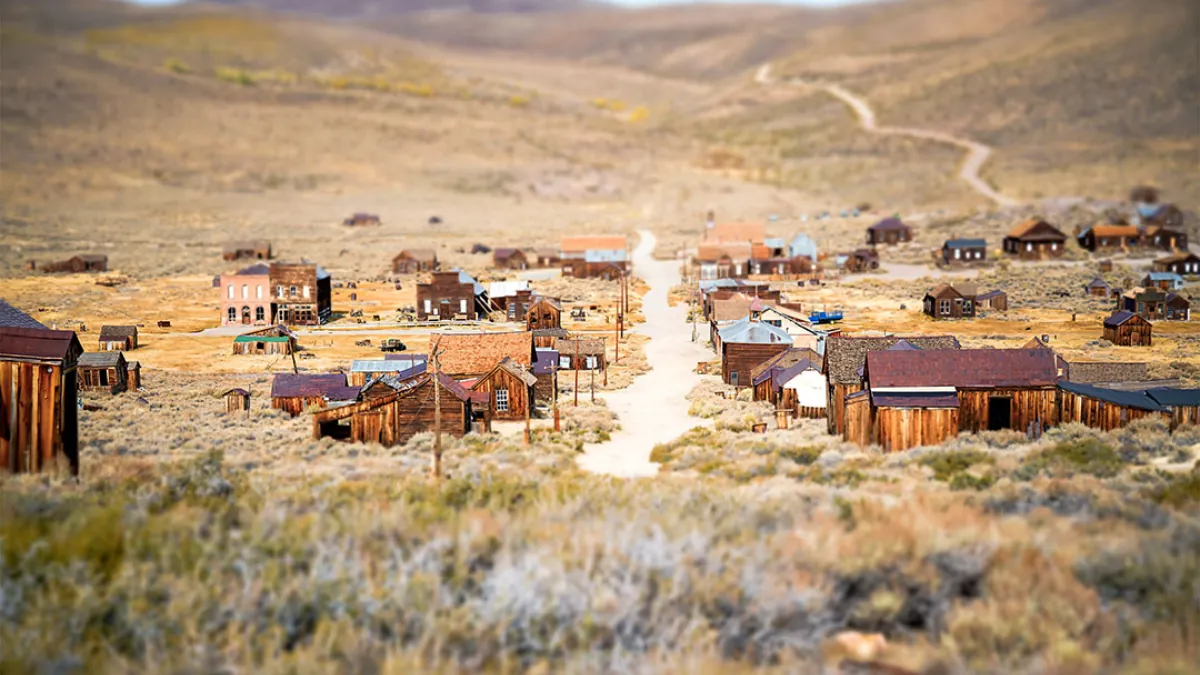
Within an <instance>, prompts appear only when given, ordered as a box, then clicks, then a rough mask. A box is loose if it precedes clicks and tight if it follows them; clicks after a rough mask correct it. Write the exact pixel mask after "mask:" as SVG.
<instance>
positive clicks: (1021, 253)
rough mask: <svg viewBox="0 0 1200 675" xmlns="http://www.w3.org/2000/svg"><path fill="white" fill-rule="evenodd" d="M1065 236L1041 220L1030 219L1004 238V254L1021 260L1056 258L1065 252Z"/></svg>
mask: <svg viewBox="0 0 1200 675" xmlns="http://www.w3.org/2000/svg"><path fill="white" fill-rule="evenodd" d="M1066 242H1067V235H1065V234H1063V233H1062V231H1061V230H1059V229H1058V228H1057V227H1054V226H1053V225H1051V224H1050V223H1048V222H1046V221H1045V220H1042V219H1041V218H1030V219H1028V220H1026V221H1024V222H1022V223H1021V224H1020V225H1017V226H1016V227H1014V228H1013V229H1012V230H1010V231H1009V233H1008V235H1007V236H1005V237H1004V246H1003V247H1004V252H1005V253H1007V254H1008V255H1010V256H1013V257H1016V258H1020V259H1021V260H1042V259H1045V258H1057V257H1059V256H1061V255H1063V253H1065V252H1066Z"/></svg>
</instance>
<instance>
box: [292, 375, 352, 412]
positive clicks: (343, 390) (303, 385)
mask: <svg viewBox="0 0 1200 675" xmlns="http://www.w3.org/2000/svg"><path fill="white" fill-rule="evenodd" d="M357 399H358V387H353V386H350V385H348V384H347V383H346V376H345V375H344V374H342V373H317V374H309V373H278V374H276V375H275V379H274V380H272V382H271V407H272V408H275V409H276V410H282V411H284V412H286V413H288V414H289V415H291V416H292V417H295V416H297V415H299V414H300V413H302V412H304V411H305V410H307V409H309V408H326V407H328V406H329V404H330V403H345V402H347V401H354V400H357Z"/></svg>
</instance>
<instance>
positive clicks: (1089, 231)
mask: <svg viewBox="0 0 1200 675" xmlns="http://www.w3.org/2000/svg"><path fill="white" fill-rule="evenodd" d="M1076 239H1077V240H1078V241H1079V246H1080V247H1081V248H1083V249H1084V250H1087V251H1091V252H1092V253H1097V252H1100V253H1104V252H1112V251H1130V250H1132V249H1135V248H1139V247H1140V246H1141V245H1142V231H1141V230H1140V229H1138V227H1137V226H1136V225H1107V224H1102V225H1093V226H1092V227H1089V228H1086V229H1084V230H1083V231H1082V232H1080V233H1079V235H1078V236H1077V237H1076Z"/></svg>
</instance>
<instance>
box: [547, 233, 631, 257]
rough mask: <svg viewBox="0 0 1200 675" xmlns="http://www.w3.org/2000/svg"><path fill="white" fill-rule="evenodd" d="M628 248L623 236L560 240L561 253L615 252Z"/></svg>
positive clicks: (582, 237) (591, 236)
mask: <svg viewBox="0 0 1200 675" xmlns="http://www.w3.org/2000/svg"><path fill="white" fill-rule="evenodd" d="M626 248H628V243H627V242H626V239H625V236H624V235H579V236H572V237H563V238H562V250H563V253H584V252H586V251H617V250H621V251H623V250H625V249H626Z"/></svg>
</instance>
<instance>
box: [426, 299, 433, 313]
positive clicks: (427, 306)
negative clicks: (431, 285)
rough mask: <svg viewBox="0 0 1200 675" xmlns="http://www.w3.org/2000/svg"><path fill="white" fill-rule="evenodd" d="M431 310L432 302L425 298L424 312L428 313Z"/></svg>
mask: <svg viewBox="0 0 1200 675" xmlns="http://www.w3.org/2000/svg"><path fill="white" fill-rule="evenodd" d="M432 311H433V303H432V302H430V301H429V299H428V298H426V300H425V313H426V314H429V313H431V312H432Z"/></svg>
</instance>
